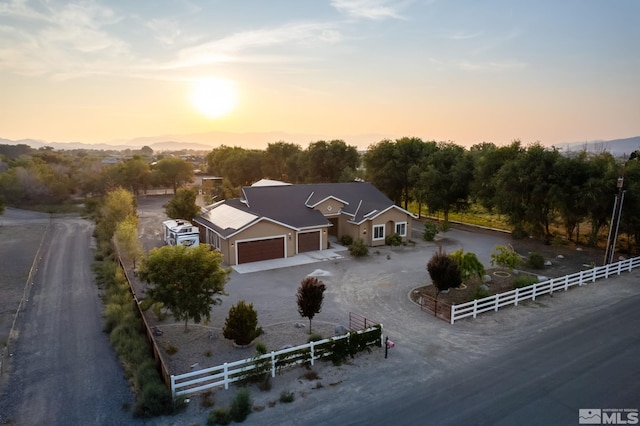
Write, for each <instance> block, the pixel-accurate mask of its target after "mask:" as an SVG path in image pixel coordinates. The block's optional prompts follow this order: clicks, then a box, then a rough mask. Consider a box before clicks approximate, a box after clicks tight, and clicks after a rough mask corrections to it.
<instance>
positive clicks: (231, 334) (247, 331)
mask: <svg viewBox="0 0 640 426" xmlns="http://www.w3.org/2000/svg"><path fill="white" fill-rule="evenodd" d="M222 333H223V335H224V337H225V339H230V340H233V341H234V343H235V344H236V345H241V346H242V345H248V344H249V343H251V342H253V339H255V338H256V337H258V336H259V335H261V334H262V328H261V327H258V313H257V312H256V311H255V310H254V309H253V303H249V304H246V303H245V302H244V300H241V301H239V302H238V303H237V304H236V305H234V306H232V307H231V309H229V316H228V317H227V319H226V320H225V322H224V328H223V329H222Z"/></svg>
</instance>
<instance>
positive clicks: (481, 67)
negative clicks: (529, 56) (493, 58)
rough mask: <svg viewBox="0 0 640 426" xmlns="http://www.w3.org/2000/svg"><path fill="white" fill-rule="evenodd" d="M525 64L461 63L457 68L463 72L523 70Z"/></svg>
mask: <svg viewBox="0 0 640 426" xmlns="http://www.w3.org/2000/svg"><path fill="white" fill-rule="evenodd" d="M526 66H527V64H526V63H525V62H518V61H505V62H471V61H462V62H459V63H458V68H460V69H462V70H465V71H506V70H513V69H521V68H525V67H526Z"/></svg>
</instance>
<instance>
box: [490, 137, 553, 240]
mask: <svg viewBox="0 0 640 426" xmlns="http://www.w3.org/2000/svg"><path fill="white" fill-rule="evenodd" d="M559 157H560V153H559V152H558V150H557V149H555V148H545V147H543V146H542V145H540V144H539V143H535V144H532V145H530V146H529V147H528V148H527V150H526V152H524V153H522V154H520V155H518V157H517V158H516V159H514V160H511V161H509V162H507V163H506V164H505V165H504V166H503V167H502V168H501V169H500V171H499V172H498V176H497V191H496V206H497V208H498V211H500V212H501V213H504V214H506V215H507V216H508V218H509V222H510V223H511V225H512V226H513V227H514V232H515V233H514V236H518V234H520V233H521V231H525V232H527V233H529V234H532V235H534V236H544V237H545V238H546V239H547V240H549V239H550V238H551V229H550V226H551V223H552V222H553V220H554V218H555V213H556V206H557V203H556V195H555V194H556V193H557V188H558V185H559V177H558V173H557V168H556V165H557V163H558V160H559Z"/></svg>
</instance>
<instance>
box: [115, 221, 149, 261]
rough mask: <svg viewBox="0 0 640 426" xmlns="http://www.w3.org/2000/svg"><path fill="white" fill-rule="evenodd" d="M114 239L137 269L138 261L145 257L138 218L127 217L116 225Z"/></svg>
mask: <svg viewBox="0 0 640 426" xmlns="http://www.w3.org/2000/svg"><path fill="white" fill-rule="evenodd" d="M114 238H115V240H116V244H117V246H118V248H119V249H120V251H121V253H122V254H124V255H125V257H126V258H128V259H129V260H130V261H131V262H132V263H133V268H134V269H135V267H136V262H137V261H138V259H140V258H142V256H144V250H143V249H142V245H141V244H140V240H138V218H137V217H135V216H127V218H126V219H125V220H123V221H122V222H119V223H118V224H117V225H116V231H115V234H114Z"/></svg>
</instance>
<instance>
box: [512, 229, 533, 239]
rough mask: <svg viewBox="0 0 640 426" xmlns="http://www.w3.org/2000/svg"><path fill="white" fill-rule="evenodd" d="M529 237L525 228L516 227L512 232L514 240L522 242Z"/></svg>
mask: <svg viewBox="0 0 640 426" xmlns="http://www.w3.org/2000/svg"><path fill="white" fill-rule="evenodd" d="M528 236H529V233H527V231H525V230H524V228H522V227H520V226H517V227H515V228H514V229H513V230H512V231H511V238H513V239H514V240H522V239H524V238H527V237H528Z"/></svg>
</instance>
